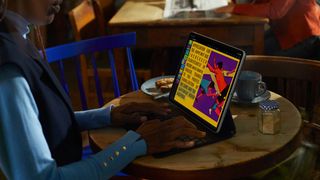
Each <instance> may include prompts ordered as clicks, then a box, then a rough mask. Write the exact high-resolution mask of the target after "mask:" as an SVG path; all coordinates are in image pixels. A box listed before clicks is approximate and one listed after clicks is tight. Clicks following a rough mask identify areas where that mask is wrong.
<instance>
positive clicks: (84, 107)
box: [74, 57, 88, 110]
mask: <svg viewBox="0 0 320 180" xmlns="http://www.w3.org/2000/svg"><path fill="white" fill-rule="evenodd" d="M74 63H75V65H76V76H77V82H78V88H79V92H80V100H81V107H82V110H88V103H87V97H86V93H85V90H84V85H83V77H82V74H81V66H80V59H79V57H77V58H74Z"/></svg>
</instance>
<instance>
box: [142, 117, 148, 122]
mask: <svg viewBox="0 0 320 180" xmlns="http://www.w3.org/2000/svg"><path fill="white" fill-rule="evenodd" d="M146 120H148V117H147V116H141V117H140V121H142V122H144V121H146Z"/></svg>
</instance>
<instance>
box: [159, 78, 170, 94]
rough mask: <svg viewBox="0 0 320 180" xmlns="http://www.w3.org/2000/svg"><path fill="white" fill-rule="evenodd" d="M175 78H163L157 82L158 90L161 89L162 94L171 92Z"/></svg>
mask: <svg viewBox="0 0 320 180" xmlns="http://www.w3.org/2000/svg"><path fill="white" fill-rule="evenodd" d="M173 81H174V78H162V79H159V80H157V81H156V83H155V85H156V87H157V89H160V91H161V92H164V93H166V92H169V91H170V89H171V87H172V84H173Z"/></svg>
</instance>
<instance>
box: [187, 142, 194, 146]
mask: <svg viewBox="0 0 320 180" xmlns="http://www.w3.org/2000/svg"><path fill="white" fill-rule="evenodd" d="M186 145H187V146H194V141H189V142H186Z"/></svg>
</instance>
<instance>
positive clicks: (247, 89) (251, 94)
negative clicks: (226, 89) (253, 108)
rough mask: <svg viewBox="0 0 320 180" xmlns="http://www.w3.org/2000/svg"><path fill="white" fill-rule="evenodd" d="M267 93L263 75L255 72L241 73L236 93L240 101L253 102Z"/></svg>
mask: <svg viewBox="0 0 320 180" xmlns="http://www.w3.org/2000/svg"><path fill="white" fill-rule="evenodd" d="M266 91H267V86H266V83H264V82H262V75H261V74H259V73H257V72H253V71H242V72H241V73H240V76H239V79H238V84H237V87H236V93H237V96H238V98H239V99H240V100H244V101H252V100H253V99H254V98H256V97H259V96H261V95H263V94H264V93H265V92H266Z"/></svg>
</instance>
